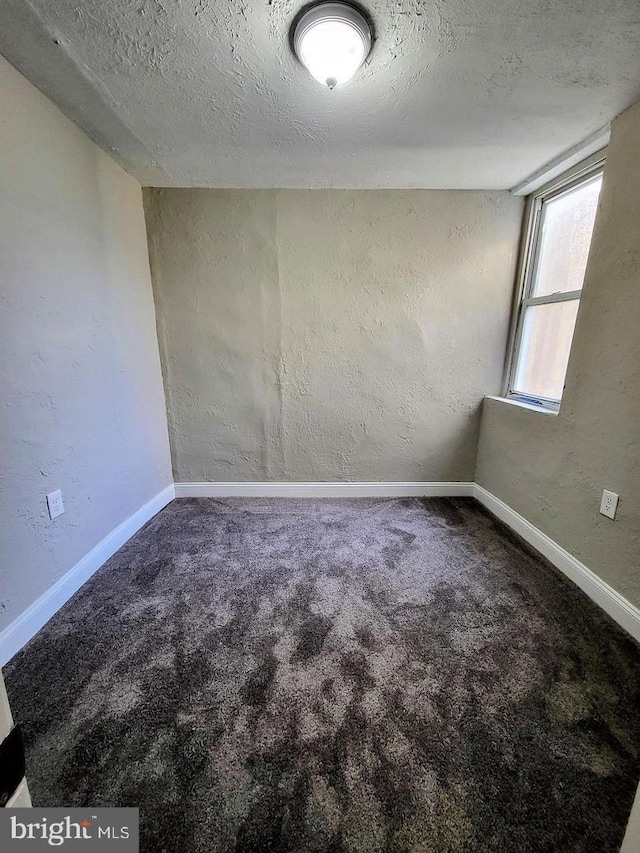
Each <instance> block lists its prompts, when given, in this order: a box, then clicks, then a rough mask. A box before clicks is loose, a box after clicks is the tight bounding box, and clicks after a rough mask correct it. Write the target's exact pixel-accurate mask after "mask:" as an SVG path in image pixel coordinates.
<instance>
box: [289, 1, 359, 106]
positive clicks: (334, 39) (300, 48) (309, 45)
mask: <svg viewBox="0 0 640 853" xmlns="http://www.w3.org/2000/svg"><path fill="white" fill-rule="evenodd" d="M293 49H294V50H295V53H296V56H297V57H298V59H299V60H300V62H302V64H303V65H304V66H305V67H306V68H307V70H308V71H309V74H311V76H312V77H313V78H314V79H315V80H317V81H318V82H319V83H324V84H325V85H326V86H328V87H329V88H330V89H335V87H336V86H341V85H342V84H343V83H346V82H348V81H349V80H351V78H352V77H353V75H354V74H355V73H356V71H357V70H358V68H360V66H361V65H362V63H363V62H364V61H365V59H366V58H367V56H368V55H369V51H370V50H371V27H370V25H369V22H368V21H367V19H366V18H365V16H364V15H363V14H362V12H360V11H358V9H356V8H355V7H354V6H350V5H349V4H348V3H318V4H317V5H316V6H312V7H311V8H310V9H307V11H306V12H304V13H303V14H302V15H301V16H300V17H299V18H298V19H297V21H296V22H295V23H294V28H293Z"/></svg>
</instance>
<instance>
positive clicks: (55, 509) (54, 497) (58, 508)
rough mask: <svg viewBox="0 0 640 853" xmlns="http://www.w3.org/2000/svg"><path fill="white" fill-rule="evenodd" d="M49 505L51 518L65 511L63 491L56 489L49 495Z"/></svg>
mask: <svg viewBox="0 0 640 853" xmlns="http://www.w3.org/2000/svg"><path fill="white" fill-rule="evenodd" d="M47 506H48V507H49V518H57V517H58V516H59V515H62V513H63V512H64V504H63V503H62V492H61V491H60V489H56V491H55V492H51V494H50V495H47Z"/></svg>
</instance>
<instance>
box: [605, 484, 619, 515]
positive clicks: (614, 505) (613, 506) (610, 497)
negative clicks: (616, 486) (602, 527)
mask: <svg viewBox="0 0 640 853" xmlns="http://www.w3.org/2000/svg"><path fill="white" fill-rule="evenodd" d="M618 497H619V495H616V493H615V492H610V491H608V490H607V489H604V491H603V492H602V500H601V501H600V512H601V513H602V515H606V516H607V518H615V517H616V510H617V509H618Z"/></svg>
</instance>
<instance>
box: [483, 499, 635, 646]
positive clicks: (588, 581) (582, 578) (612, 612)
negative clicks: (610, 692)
mask: <svg viewBox="0 0 640 853" xmlns="http://www.w3.org/2000/svg"><path fill="white" fill-rule="evenodd" d="M473 496H474V497H475V498H476V500H477V501H479V502H480V503H481V504H482V505H483V506H484V507H486V508H487V509H488V510H489V512H490V513H492V515H495V516H496V518H499V519H500V521H503V522H504V523H505V524H506V525H507V526H508V527H510V528H511V529H512V530H514V531H515V532H516V533H518V534H519V535H520V536H521V537H522V538H523V539H524V540H525V542H528V543H529V545H531V546H532V547H533V548H535V549H536V551H539V552H540V553H541V554H542V555H543V556H544V557H546V558H547V560H549V562H550V563H553V565H554V566H555V567H556V568H557V569H559V570H560V571H561V572H562V573H563V574H564V575H566V576H567V577H568V578H570V579H571V580H572V581H573V582H574V583H575V584H576V585H577V586H579V587H580V589H581V590H582V591H583V592H584V593H586V594H587V595H588V596H589V598H590V599H591V600H592V601H594V602H595V603H596V604H597V605H599V606H600V607H601V608H602V609H603V610H604V611H605V612H606V613H608V614H609V616H611V618H612V619H614V620H615V621H616V622H617V623H618V625H620V626H621V627H622V628H624V629H625V630H626V631H628V632H629V634H631V636H632V637H633V638H634V639H636V640H638V641H639V642H640V610H639V609H638V608H637V607H635V606H634V605H633V604H631V602H630V601H627V599H626V598H625V597H624V596H622V595H620V593H619V592H616V590H615V589H614V588H613V587H611V586H609V584H608V583H605V581H603V580H602V578H600V577H598V575H596V574H595V573H594V572H592V571H591V569H588V568H587V567H586V566H585V565H584V564H583V563H581V562H580V561H579V560H576V558H575V557H574V556H572V555H571V554H570V553H569V552H568V551H565V549H564V548H562V547H561V546H560V545H558V543H557V542H554V541H553V539H550V538H549V536H547V535H546V533H543V532H542V531H541V530H538V528H537V527H534V525H533V524H531V522H529V521H527V519H526V518H524V517H523V516H521V515H520V514H519V513H517V512H516V511H515V510H513V509H511V507H510V506H508V505H507V504H506V503H504V501H501V500H500V499H499V498H497V497H496V496H495V495H492V494H491V492H488V491H487V490H486V489H485V488H483V487H482V486H479V485H478V484H477V483H476V484H475V486H474V490H473Z"/></svg>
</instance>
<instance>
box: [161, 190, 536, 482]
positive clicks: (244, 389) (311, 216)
mask: <svg viewBox="0 0 640 853" xmlns="http://www.w3.org/2000/svg"><path fill="white" fill-rule="evenodd" d="M145 208H146V214H147V228H148V233H149V245H150V255H151V264H152V276H153V281H154V291H155V299H156V310H157V318H158V330H159V340H160V350H161V356H162V360H163V372H164V378H165V390H166V396H167V406H168V413H169V430H170V439H171V446H172V455H173V467H174V474H175V479H176V480H177V481H208V480H233V481H243V480H245V481H253V480H259V481H262V480H286V481H334V480H359V481H369V480H396V481H397V480H411V481H415V480H469V479H471V478H472V476H473V472H474V464H475V455H476V442H477V432H478V420H479V407H480V403H481V400H482V396H483V394H485V393H487V392H497V391H498V389H499V386H500V381H501V376H502V369H503V359H504V347H505V338H506V334H507V326H508V314H509V303H510V295H511V292H512V288H513V275H514V264H515V255H516V251H517V242H518V238H519V231H520V222H521V212H522V208H521V201H520V200H519V199H516V198H513V197H512V196H510V195H509V194H507V193H488V192H453V191H452V192H449V191H420V190H417V191H395V190H388V191H384V190H383V191H339V190H331V191H322V190H310V191H296V190H258V191H251V190H184V189H183V190H175V189H165V190H145Z"/></svg>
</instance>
